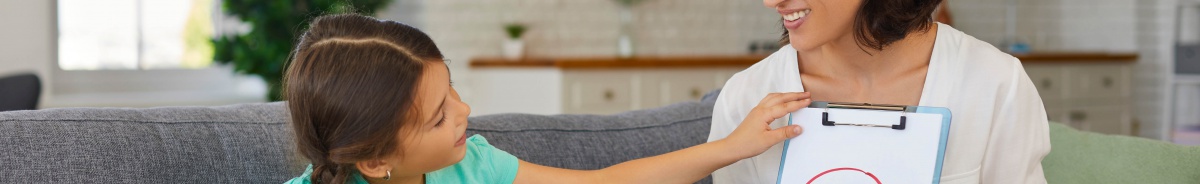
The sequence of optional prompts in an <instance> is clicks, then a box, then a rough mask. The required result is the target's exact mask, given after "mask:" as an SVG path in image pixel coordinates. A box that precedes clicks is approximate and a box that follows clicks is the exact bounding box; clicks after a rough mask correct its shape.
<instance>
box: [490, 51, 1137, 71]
mask: <svg viewBox="0 0 1200 184" xmlns="http://www.w3.org/2000/svg"><path fill="white" fill-rule="evenodd" d="M1013 56H1015V57H1017V58H1018V59H1021V62H1022V63H1124V62H1130V63H1131V62H1134V61H1136V60H1137V57H1138V56H1137V54H1134V53H1103V52H1095V53H1087V52H1074V53H1068V52H1061V53H1031V54H1016V55H1013ZM766 57H767V55H742V56H647V57H633V58H616V57H561V58H524V59H518V60H508V59H504V58H501V57H479V58H474V59H471V64H470V65H471V67H472V68H496V67H555V68H560V69H606V68H607V69H614V68H689V67H748V66H750V65H753V64H754V63H757V62H758V61H760V60H762V59H763V58H766Z"/></svg>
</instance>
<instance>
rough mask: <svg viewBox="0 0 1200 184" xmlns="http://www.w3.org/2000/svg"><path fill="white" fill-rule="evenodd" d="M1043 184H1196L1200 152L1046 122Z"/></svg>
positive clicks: (1189, 148) (1152, 141)
mask: <svg viewBox="0 0 1200 184" xmlns="http://www.w3.org/2000/svg"><path fill="white" fill-rule="evenodd" d="M1050 145H1051V146H1053V147H1052V148H1051V150H1050V154H1049V155H1046V158H1045V159H1043V160H1042V168H1043V169H1045V174H1046V181H1047V182H1049V183H1200V147H1197V146H1183V145H1177V144H1171V143H1169V142H1163V141H1159V140H1151V139H1145V138H1140V137H1130V136H1122V135H1105V134H1100V133H1094V132H1084V131H1079V130H1076V129H1074V128H1071V127H1069V126H1067V125H1064V124H1062V123H1053V122H1052V123H1050Z"/></svg>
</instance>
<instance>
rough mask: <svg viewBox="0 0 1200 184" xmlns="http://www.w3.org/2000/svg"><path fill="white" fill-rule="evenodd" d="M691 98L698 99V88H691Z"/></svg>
mask: <svg viewBox="0 0 1200 184" xmlns="http://www.w3.org/2000/svg"><path fill="white" fill-rule="evenodd" d="M692 99H700V88H692Z"/></svg>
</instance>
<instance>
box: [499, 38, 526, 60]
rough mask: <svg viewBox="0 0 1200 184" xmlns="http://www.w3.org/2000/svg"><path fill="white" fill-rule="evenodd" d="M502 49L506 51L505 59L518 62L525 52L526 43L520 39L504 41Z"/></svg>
mask: <svg viewBox="0 0 1200 184" xmlns="http://www.w3.org/2000/svg"><path fill="white" fill-rule="evenodd" d="M502 49H504V53H503V54H504V58H505V59H508V60H518V59H521V55H522V54H524V52H525V42H523V41H521V40H520V39H507V40H504V45H502Z"/></svg>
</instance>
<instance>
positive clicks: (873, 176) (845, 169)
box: [806, 167, 883, 184]
mask: <svg viewBox="0 0 1200 184" xmlns="http://www.w3.org/2000/svg"><path fill="white" fill-rule="evenodd" d="M837 171H858V172H862V173H863V174H866V175H867V176H868V177H871V179H873V180H875V183H876V184H883V182H879V178H877V177H875V174H871V173H869V172H867V171H863V170H862V169H858V168H852V167H840V168H833V169H829V170H825V172H821V173H820V174H817V175H816V176H813V177H812V179H809V180H808V183H806V184H812V182H813V181H816V180H817V178H820V177H821V176H824V175H825V174H829V173H831V172H837Z"/></svg>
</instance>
